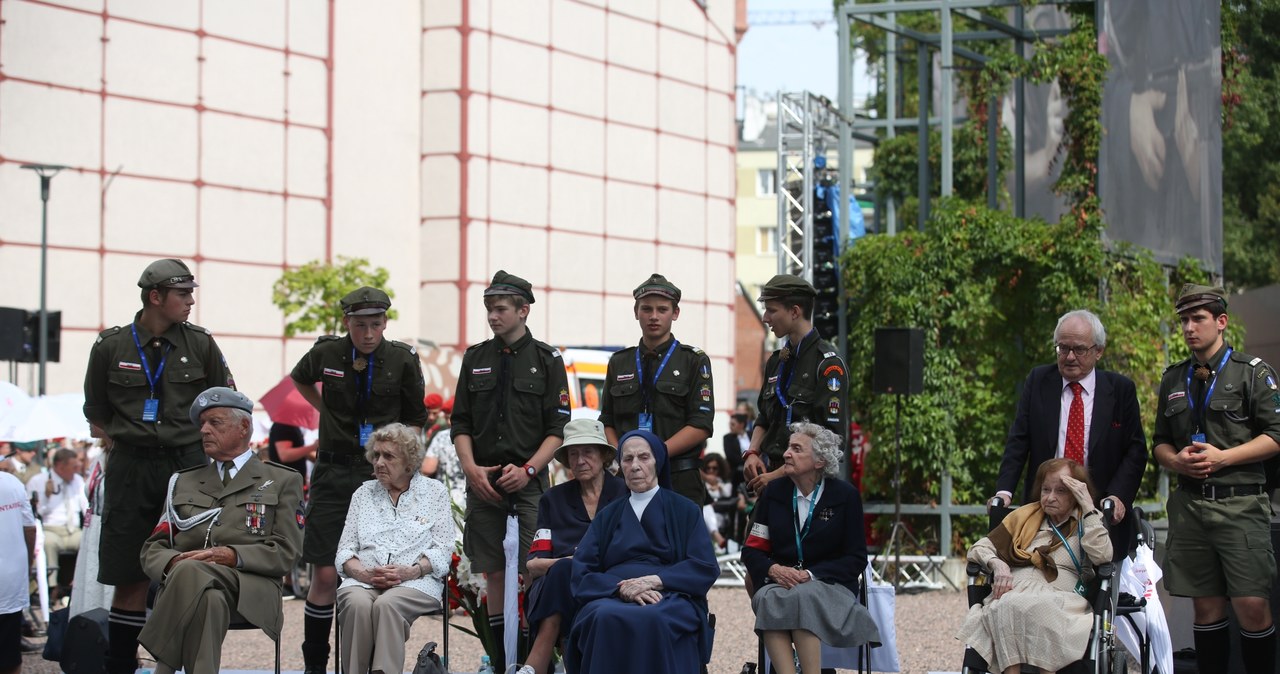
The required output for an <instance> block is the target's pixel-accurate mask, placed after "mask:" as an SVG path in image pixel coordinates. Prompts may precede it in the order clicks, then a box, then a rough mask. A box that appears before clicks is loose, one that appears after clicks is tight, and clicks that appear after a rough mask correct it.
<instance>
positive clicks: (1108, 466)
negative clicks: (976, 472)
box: [996, 310, 1147, 559]
mask: <svg viewBox="0 0 1280 674" xmlns="http://www.w3.org/2000/svg"><path fill="white" fill-rule="evenodd" d="M1053 338H1054V350H1055V352H1056V353H1057V356H1058V362H1057V364H1056V365H1041V366H1039V367H1036V368H1034V369H1032V370H1031V374H1029V375H1027V380H1026V383H1025V384H1023V388H1022V397H1021V398H1020V399H1019V400H1018V413H1017V416H1015V417H1014V419H1013V426H1011V427H1010V428H1009V437H1008V439H1006V440H1005V445H1004V460H1003V461H1001V462H1000V476H999V478H998V479H997V481H996V489H997V490H998V491H997V492H996V498H997V499H1001V500H1002V501H1003V503H1004V504H1005V505H1011V504H1012V503H1013V493H1014V489H1015V487H1016V485H1017V482H1018V480H1019V479H1023V476H1024V475H1025V476H1026V477H1025V479H1023V487H1022V503H1030V502H1032V501H1035V500H1038V499H1039V498H1040V495H1039V494H1032V493H1031V487H1032V482H1033V480H1034V478H1035V473H1036V469H1037V468H1039V467H1040V464H1041V463H1043V462H1045V461H1048V460H1049V459H1053V458H1057V457H1066V458H1068V459H1074V460H1076V461H1078V462H1079V463H1082V464H1084V465H1085V467H1087V468H1088V469H1089V476H1090V477H1091V478H1092V479H1093V483H1094V486H1095V487H1097V489H1098V494H1099V496H1100V497H1101V501H1107V500H1110V501H1113V502H1114V504H1115V519H1114V521H1113V523H1118V526H1114V527H1113V528H1112V532H1111V540H1112V543H1113V544H1114V547H1115V554H1116V559H1119V558H1120V557H1121V556H1122V555H1124V554H1126V553H1127V551H1128V549H1129V542H1130V532H1131V530H1132V529H1131V527H1132V519H1133V517H1132V515H1131V514H1130V513H1129V510H1130V509H1131V508H1132V507H1133V499H1134V497H1135V496H1136V495H1137V493H1138V485H1139V484H1140V483H1141V482H1142V472H1143V470H1144V469H1145V468H1146V465H1147V439H1146V436H1145V435H1144V434H1143V432H1142V419H1141V418H1140V416H1139V414H1138V396H1137V390H1136V388H1135V387H1134V385H1133V381H1132V380H1130V379H1129V378H1128V377H1125V376H1123V375H1119V374H1116V373H1114V372H1105V371H1102V370H1098V369H1096V367H1095V366H1096V365H1097V364H1098V361H1099V360H1100V359H1101V358H1102V352H1103V349H1104V348H1105V347H1106V344H1107V332H1106V329H1105V328H1104V327H1103V326H1102V321H1100V320H1098V317H1097V316H1096V315H1094V314H1093V313H1092V312H1089V311H1085V310H1077V311H1070V312H1067V313H1066V314H1063V316H1062V318H1059V319H1058V326H1057V328H1055V329H1054V331H1053ZM1101 501H1099V505H1101Z"/></svg>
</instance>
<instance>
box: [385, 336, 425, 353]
mask: <svg viewBox="0 0 1280 674" xmlns="http://www.w3.org/2000/svg"><path fill="white" fill-rule="evenodd" d="M387 341H388V342H390V343H391V346H396V347H400V348H401V349H404V350H405V351H408V352H409V353H411V354H413V355H415V356H416V355H418V350H417V349H415V348H413V347H412V346H409V345H408V344H405V343H404V342H397V341H396V340H394V339H388V340H387Z"/></svg>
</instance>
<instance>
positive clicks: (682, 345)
mask: <svg viewBox="0 0 1280 674" xmlns="http://www.w3.org/2000/svg"><path fill="white" fill-rule="evenodd" d="M680 348H682V349H685V350H686V351H692V352H694V353H696V354H698V355H699V356H701V355H702V349H699V348H698V347H696V346H692V345H690V344H685V343H684V342H681V343H680Z"/></svg>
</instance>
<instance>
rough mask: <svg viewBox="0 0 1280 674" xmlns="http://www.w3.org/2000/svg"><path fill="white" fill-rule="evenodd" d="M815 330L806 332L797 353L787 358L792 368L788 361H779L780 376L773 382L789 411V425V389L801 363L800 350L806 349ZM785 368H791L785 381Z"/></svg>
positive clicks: (788, 417)
mask: <svg viewBox="0 0 1280 674" xmlns="http://www.w3.org/2000/svg"><path fill="white" fill-rule="evenodd" d="M814 332H815V331H814V330H810V331H809V332H807V333H805V336H804V337H801V338H800V344H799V345H798V346H796V352H795V354H793V355H792V356H791V357H790V358H788V359H787V360H790V361H792V365H791V367H790V368H787V363H786V361H783V362H781V363H778V378H777V380H775V381H774V383H773V387H774V388H773V391H774V393H775V394H777V396H778V402H779V403H781V404H782V408H783V409H785V410H786V411H787V425H788V426H790V425H791V401H790V400H787V391H788V390H790V389H791V379H792V377H795V376H796V365H798V364H799V358H800V352H801V351H802V350H803V349H804V343H805V342H807V341H809V336H810V335H812V334H813V333H814ZM789 344H790V342H788V345H789ZM783 369H789V370H790V371H789V372H787V378H786V380H785V381H784V380H783V378H782V370H783Z"/></svg>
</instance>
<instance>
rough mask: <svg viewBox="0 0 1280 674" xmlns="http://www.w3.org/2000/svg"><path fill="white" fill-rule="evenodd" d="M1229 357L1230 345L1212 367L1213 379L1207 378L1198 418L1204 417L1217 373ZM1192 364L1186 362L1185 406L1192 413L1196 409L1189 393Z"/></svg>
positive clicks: (1216, 379)
mask: <svg viewBox="0 0 1280 674" xmlns="http://www.w3.org/2000/svg"><path fill="white" fill-rule="evenodd" d="M1230 357H1231V347H1229V346H1228V347H1227V352H1226V353H1224V354H1222V360H1220V361H1218V367H1216V368H1214V369H1213V379H1210V380H1209V388H1207V389H1205V392H1204V400H1203V401H1201V402H1200V418H1202V419H1203V418H1204V411H1205V410H1207V409H1209V401H1210V400H1212V399H1213V389H1214V387H1215V386H1217V385H1218V373H1220V372H1222V366H1223V365H1226V364H1227V359H1228V358H1230ZM1193 369H1194V366H1193V365H1192V364H1190V363H1188V364H1187V383H1186V387H1187V406H1189V407H1190V408H1191V412H1192V414H1194V413H1195V411H1196V399H1195V397H1194V396H1192V395H1191V372H1192V370H1193Z"/></svg>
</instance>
